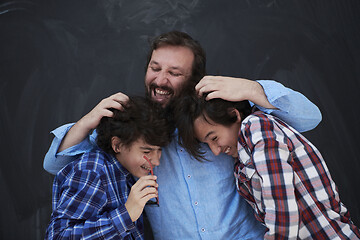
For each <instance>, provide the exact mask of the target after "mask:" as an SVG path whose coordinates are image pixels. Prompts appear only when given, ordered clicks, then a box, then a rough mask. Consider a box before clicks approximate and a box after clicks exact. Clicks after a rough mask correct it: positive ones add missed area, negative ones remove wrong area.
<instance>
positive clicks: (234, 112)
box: [230, 108, 242, 123]
mask: <svg viewBox="0 0 360 240" xmlns="http://www.w3.org/2000/svg"><path fill="white" fill-rule="evenodd" d="M230 112H231V114H233V115H236V118H237V120H236V122H238V123H239V122H241V120H242V119H241V114H240V112H239V110H237V109H236V108H233V109H231V111H230Z"/></svg>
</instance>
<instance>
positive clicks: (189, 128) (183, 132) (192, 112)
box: [174, 92, 251, 161]
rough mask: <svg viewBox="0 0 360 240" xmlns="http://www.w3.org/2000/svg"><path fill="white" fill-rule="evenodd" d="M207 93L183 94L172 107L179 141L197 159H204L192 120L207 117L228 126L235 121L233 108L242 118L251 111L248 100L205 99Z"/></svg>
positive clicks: (206, 118)
mask: <svg viewBox="0 0 360 240" xmlns="http://www.w3.org/2000/svg"><path fill="white" fill-rule="evenodd" d="M206 96H207V94H204V95H203V96H202V97H198V96H197V95H196V93H195V92H191V93H190V94H185V95H183V96H181V97H179V98H178V99H177V102H176V104H175V109H174V119H175V125H176V127H177V128H178V132H179V143H180V145H182V146H183V147H184V148H185V149H186V150H187V151H188V152H189V153H190V154H191V155H193V156H194V157H195V158H196V159H197V160H199V161H201V160H205V158H204V156H203V154H204V152H202V151H201V150H200V142H199V141H198V140H197V139H196V137H195V131H194V121H195V120H196V119H197V118H198V117H200V116H202V117H204V119H205V120H206V121H208V120H209V119H210V120H212V121H213V122H215V123H217V124H221V125H224V126H230V125H231V124H233V123H235V122H236V120H237V117H236V115H235V114H232V113H231V109H233V108H235V109H237V110H238V111H239V112H240V115H241V118H242V119H244V118H245V117H247V116H248V115H249V114H250V113H251V107H250V104H249V102H248V101H241V102H230V101H226V100H223V99H220V98H217V99H211V100H209V101H206V100H205V98H206Z"/></svg>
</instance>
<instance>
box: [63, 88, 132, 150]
mask: <svg viewBox="0 0 360 240" xmlns="http://www.w3.org/2000/svg"><path fill="white" fill-rule="evenodd" d="M128 100H129V97H128V96H127V95H125V94H123V93H121V92H119V93H116V94H114V95H111V96H110V97H108V98H105V99H103V100H102V101H101V102H100V103H99V104H98V105H96V107H94V108H93V109H92V110H91V111H90V112H89V113H88V114H86V115H85V116H84V117H82V118H81V119H80V120H79V121H78V122H77V123H76V124H75V125H74V126H72V128H71V129H70V130H69V132H68V133H67V134H66V135H65V137H64V139H63V140H62V142H61V145H60V147H59V149H58V152H61V151H63V150H65V149H67V148H69V147H72V146H74V145H76V144H78V143H80V142H81V141H82V140H84V138H85V137H86V136H87V135H88V134H89V132H90V131H91V130H93V129H95V128H96V127H97V126H98V125H99V123H100V120H101V118H102V117H112V116H113V112H112V111H111V110H110V109H111V108H115V109H119V110H123V109H124V106H125V105H126V103H127V101H128Z"/></svg>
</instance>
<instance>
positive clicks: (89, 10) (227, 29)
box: [0, 0, 360, 239]
mask: <svg viewBox="0 0 360 240" xmlns="http://www.w3.org/2000/svg"><path fill="white" fill-rule="evenodd" d="M359 12H360V1H358V0H353V1H348V0H341V1H340V0H338V1H335V0H315V1H304V0H298V1H295V0H281V1H276V0H271V1H270V0H268V1H266V0H262V1H260V0H252V1H249V0H247V1H246V0H223V1H216V0H181V1H180V0H179V1H176V0H168V1H158V0H132V1H124V0H104V1H95V0H87V1H78V0H47V1H45V0H43V1H19V2H17V1H11V2H6V1H5V2H4V1H2V2H1V4H0V113H1V118H0V141H1V142H0V147H1V149H0V152H1V155H2V156H1V161H0V168H1V171H0V194H1V197H0V206H1V214H0V239H42V238H43V237H44V232H45V229H46V226H47V224H48V221H49V217H50V214H51V191H52V190H51V187H52V180H53V176H52V175H50V174H48V173H47V172H45V171H44V170H43V168H42V163H43V157H44V155H45V153H46V151H47V149H48V147H49V145H50V142H51V139H52V136H51V135H50V134H49V132H50V131H51V130H52V129H54V128H56V127H57V126H59V125H61V124H63V123H67V122H74V121H77V120H78V119H79V118H80V117H81V116H83V115H84V114H86V113H87V112H88V111H90V110H91V109H92V108H93V107H94V106H95V105H96V104H97V103H98V102H99V101H100V100H101V99H103V98H105V97H107V96H109V95H111V94H113V93H115V92H117V91H122V92H124V93H126V94H130V93H132V94H143V90H144V86H143V78H144V68H145V66H144V64H145V60H146V54H147V49H148V38H149V37H152V36H154V35H157V34H160V33H163V32H166V31H170V30H174V29H176V30H181V31H185V32H187V33H189V34H190V35H191V36H193V37H194V38H195V39H197V40H199V41H200V43H201V44H202V46H203V47H204V48H205V50H206V52H207V57H208V65H207V69H208V73H209V74H218V75H227V76H238V77H245V78H250V79H276V80H277V81H279V82H281V83H283V84H284V85H286V86H288V87H291V88H293V89H296V90H298V91H300V92H302V93H303V94H305V95H306V96H307V97H308V98H309V99H310V100H311V101H313V102H314V103H315V104H316V105H317V106H319V108H320V109H321V112H322V114H323V121H322V122H321V123H320V125H319V126H318V127H317V128H316V129H315V130H313V131H310V132H308V133H306V134H305V135H306V136H307V137H308V138H309V139H310V140H311V141H312V142H313V143H314V144H315V145H316V146H317V147H318V149H319V150H320V151H321V153H322V154H323V156H324V158H325V160H326V161H327V164H328V167H329V169H330V171H331V173H332V176H333V178H334V180H335V182H336V183H337V185H338V187H339V191H340V196H341V198H342V200H343V202H344V203H345V204H346V205H347V207H348V208H349V209H350V213H351V215H352V217H353V220H354V222H355V223H356V224H357V226H360V206H359V205H360V204H359V202H360V201H359V197H360V193H359V183H360V173H359V171H360V163H359V160H360V159H359V153H360V148H359V146H358V145H359V140H358V136H359V133H360V132H359V123H358V120H359V117H360V116H359V110H358V109H359V105H358V104H359V100H360V99H359V98H360V97H359V94H358V92H359V85H360V81H359V80H360V72H359V71H360V70H359V69H360V68H359V66H360V64H359V61H360V32H359V30H360V28H359V27H360V19H359ZM164 227H165V226H164Z"/></svg>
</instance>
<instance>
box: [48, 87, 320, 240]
mask: <svg viewBox="0 0 360 240" xmlns="http://www.w3.org/2000/svg"><path fill="white" fill-rule="evenodd" d="M259 83H260V84H261V85H262V86H263V88H264V91H265V94H266V95H267V97H268V100H269V102H270V103H271V104H272V105H273V106H275V107H276V108H277V109H278V110H268V109H262V108H260V109H261V110H263V111H265V112H267V113H272V114H274V115H276V116H278V117H279V118H281V119H282V120H284V121H285V122H287V123H289V124H290V125H292V126H293V127H294V128H296V129H297V130H299V131H307V130H310V129H312V128H314V127H316V126H317V124H318V123H319V122H320V121H321V113H320V111H319V109H318V108H317V107H316V106H315V105H314V104H313V103H311V102H310V101H309V100H308V99H306V97H304V96H303V95H302V94H300V93H298V92H295V91H293V90H291V89H288V88H286V87H284V86H283V85H281V84H280V83H277V82H274V81H259ZM71 126H72V125H71V124H68V125H64V126H62V127H60V128H58V129H56V130H54V131H53V132H52V133H53V134H54V135H55V138H54V140H53V142H52V145H51V147H50V149H49V151H48V153H47V154H46V156H45V159H44V168H45V169H46V170H47V171H48V172H50V173H53V174H56V172H57V171H59V170H60V169H61V168H62V167H63V166H65V165H66V164H67V163H69V162H71V161H72V160H73V158H74V156H75V155H78V154H82V153H84V152H87V151H89V150H90V149H92V148H93V145H94V144H95V138H96V132H94V133H93V134H92V135H90V136H89V138H87V139H85V140H84V141H83V142H81V143H80V144H78V145H75V146H73V147H70V148H68V149H66V150H64V151H63V152H60V153H57V149H58V148H59V145H60V143H61V141H62V139H63V137H64V136H65V134H66V133H67V131H68V130H69V129H70V128H71ZM203 150H205V151H206V158H207V159H208V161H203V162H199V161H197V160H194V159H193V158H191V157H190V156H189V154H188V153H187V152H186V151H185V150H184V149H183V148H182V147H180V145H179V144H178V142H177V138H176V137H175V138H174V140H173V141H172V142H171V143H170V145H169V146H167V147H165V148H163V152H162V157H161V159H160V163H161V164H160V166H158V167H156V168H155V174H156V175H157V177H158V180H157V181H158V183H159V204H160V206H159V207H155V206H147V207H146V212H147V215H148V218H149V221H150V224H151V226H152V229H153V232H154V237H155V239H216V240H218V239H263V236H264V232H265V228H264V227H263V226H262V225H261V224H259V223H258V222H257V221H256V220H255V217H254V214H253V210H252V209H251V207H250V206H249V205H248V204H247V203H246V201H245V200H244V199H243V198H242V197H240V196H239V194H237V192H236V186H235V180H234V175H233V170H234V160H233V159H232V158H231V157H229V156H227V155H224V154H220V155H219V156H214V155H213V154H212V152H211V151H210V149H209V148H208V147H207V146H206V145H204V146H203Z"/></svg>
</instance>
